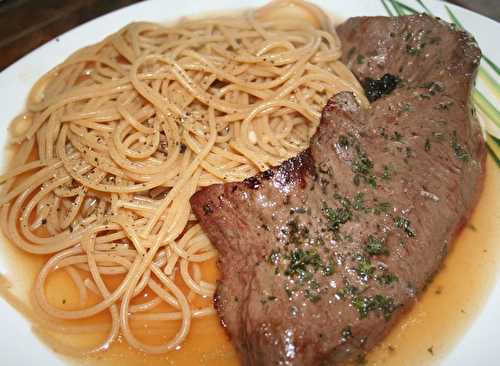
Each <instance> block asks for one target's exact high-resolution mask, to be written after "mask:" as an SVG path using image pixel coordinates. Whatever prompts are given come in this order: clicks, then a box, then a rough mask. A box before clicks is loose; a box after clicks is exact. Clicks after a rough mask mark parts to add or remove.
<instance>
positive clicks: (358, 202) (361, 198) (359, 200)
mask: <svg viewBox="0 0 500 366" xmlns="http://www.w3.org/2000/svg"><path fill="white" fill-rule="evenodd" d="M352 208H354V209H355V210H357V211H359V210H363V209H364V208H365V194H364V193H363V192H358V193H356V195H355V196H354V200H353V202H352Z"/></svg>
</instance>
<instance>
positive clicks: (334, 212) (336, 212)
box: [324, 207, 352, 232]
mask: <svg viewBox="0 0 500 366" xmlns="http://www.w3.org/2000/svg"><path fill="white" fill-rule="evenodd" d="M324 213H325V215H326V217H327V218H328V220H329V221H330V230H332V231H333V232H337V231H338V230H339V229H340V227H341V226H342V225H343V224H345V223H346V222H348V221H349V220H351V218H352V213H351V211H350V210H349V208H347V207H339V208H325V209H324Z"/></svg>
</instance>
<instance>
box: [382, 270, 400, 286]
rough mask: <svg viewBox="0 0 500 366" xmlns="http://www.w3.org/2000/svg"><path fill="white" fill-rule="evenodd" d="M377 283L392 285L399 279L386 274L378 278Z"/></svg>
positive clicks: (392, 274) (391, 274)
mask: <svg viewBox="0 0 500 366" xmlns="http://www.w3.org/2000/svg"><path fill="white" fill-rule="evenodd" d="M377 281H378V282H379V283H380V284H381V285H390V284H393V283H394V282H398V281H399V278H398V276H396V275H395V274H394V273H384V274H383V275H380V276H377Z"/></svg>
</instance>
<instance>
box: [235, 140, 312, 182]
mask: <svg viewBox="0 0 500 366" xmlns="http://www.w3.org/2000/svg"><path fill="white" fill-rule="evenodd" d="M314 174H315V168H314V161H313V158H312V156H311V153H310V151H309V149H307V150H305V151H303V152H302V153H300V154H299V155H297V156H296V157H293V158H291V159H288V160H286V161H284V162H283V163H282V164H281V165H280V166H278V167H275V168H271V169H269V170H266V171H265V172H262V173H260V174H257V175H256V176H254V177H250V178H248V179H245V180H244V181H243V183H244V184H245V185H246V186H247V187H248V188H250V189H259V188H260V187H261V185H262V181H264V180H270V179H273V180H274V182H275V184H278V185H280V186H285V185H288V184H290V183H291V182H296V181H298V182H299V184H300V185H301V186H302V185H305V180H304V177H305V176H306V175H310V176H314Z"/></svg>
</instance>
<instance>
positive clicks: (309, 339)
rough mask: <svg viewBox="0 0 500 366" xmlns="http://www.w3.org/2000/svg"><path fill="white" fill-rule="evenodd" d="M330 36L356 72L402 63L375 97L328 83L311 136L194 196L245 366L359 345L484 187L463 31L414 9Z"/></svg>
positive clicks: (374, 75)
mask: <svg viewBox="0 0 500 366" xmlns="http://www.w3.org/2000/svg"><path fill="white" fill-rule="evenodd" d="M338 33H339V37H340V38H341V41H342V44H343V48H344V50H345V51H348V50H349V52H345V53H344V59H343V61H344V62H345V63H346V64H347V65H348V66H349V67H350V68H351V69H352V71H353V72H354V74H355V75H356V77H358V79H359V80H361V81H363V80H367V79H380V78H381V77H382V76H383V75H385V74H391V75H397V76H398V78H399V79H400V80H401V81H400V83H399V85H398V87H397V88H396V89H394V90H392V92H391V93H390V94H389V95H384V96H381V97H380V98H379V99H377V100H376V101H375V102H374V103H373V104H372V105H371V108H370V109H369V110H362V109H360V107H359V104H358V103H357V101H356V99H355V98H354V96H353V95H352V94H350V93H340V94H337V95H336V96H334V97H332V98H331V99H330V101H329V102H328V104H327V105H326V106H325V108H324V110H323V113H322V117H321V122H320V125H319V128H318V131H317V132H316V134H315V135H314V136H313V138H312V140H311V146H310V148H309V149H307V150H305V151H304V152H303V153H301V154H299V155H298V156H297V157H295V158H292V159H290V160H288V161H286V162H284V163H283V164H281V165H280V166H278V167H275V168H272V169H270V170H268V171H266V172H264V173H262V174H259V175H257V176H255V177H253V178H250V179H247V180H246V181H244V182H241V183H229V184H223V185H213V186H210V187H206V188H204V189H202V190H200V191H199V192H198V193H197V194H195V195H194V196H193V198H192V199H191V205H192V208H193V211H194V213H195V214H196V216H197V217H198V219H199V221H200V224H201V225H202V227H203V229H204V230H205V232H206V233H207V235H208V236H209V238H210V239H211V241H212V243H213V244H214V245H215V246H216V248H217V250H218V251H219V266H220V269H221V278H220V280H219V285H218V287H217V291H216V294H215V297H214V302H215V307H216V310H217V312H218V314H219V316H220V318H221V321H222V323H223V325H224V326H225V327H226V328H227V331H228V333H229V335H230V336H231V338H232V340H233V342H234V345H235V346H236V349H237V351H238V353H239V355H240V358H241V360H242V363H243V365H321V364H325V365H335V364H340V363H343V362H345V361H347V360H352V359H354V358H356V357H359V356H360V355H363V354H364V353H366V352H367V351H368V350H370V349H371V348H372V347H373V346H374V345H375V344H376V343H377V342H378V341H380V340H381V339H382V338H383V337H384V336H385V334H386V333H387V332H388V331H389V330H390V329H391V327H392V326H393V324H394V323H395V322H396V321H397V319H398V317H399V316H400V314H401V313H402V312H404V311H405V309H407V308H408V307H410V306H411V305H412V303H414V302H415V301H416V296H417V295H418V294H419V293H420V292H421V291H422V290H423V288H424V287H425V285H426V284H427V282H428V281H429V280H430V278H432V276H433V274H434V273H435V272H436V271H437V270H438V269H439V267H440V264H441V262H442V259H443V257H444V256H445V255H446V252H447V251H448V249H449V246H450V243H451V242H452V240H453V238H454V237H455V235H456V234H457V233H458V231H459V230H460V228H461V227H462V226H463V225H464V223H465V222H466V220H467V218H468V216H469V215H470V212H471V210H472V208H473V207H474V205H475V203H476V201H477V199H478V197H479V194H480V191H481V188H482V181H483V177H484V160H485V156H486V153H485V145H484V141H483V139H482V136H481V131H480V128H479V125H478V123H477V121H476V120H475V119H474V118H473V116H472V114H471V113H470V110H469V108H470V105H469V94H470V90H471V84H472V82H473V80H474V76H475V72H476V68H477V66H478V62H479V58H480V51H479V49H478V48H477V46H476V44H475V42H474V41H473V39H472V38H471V37H470V36H469V35H467V34H466V33H463V32H459V31H456V30H454V29H452V28H451V27H450V26H449V25H448V24H447V23H444V22H442V21H438V20H435V19H433V18H430V17H428V16H424V15H419V16H408V17H398V18H386V17H361V18H352V19H349V20H348V21H347V22H346V23H344V24H343V25H341V26H340V27H339V29H338ZM360 61H362V62H360Z"/></svg>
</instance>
